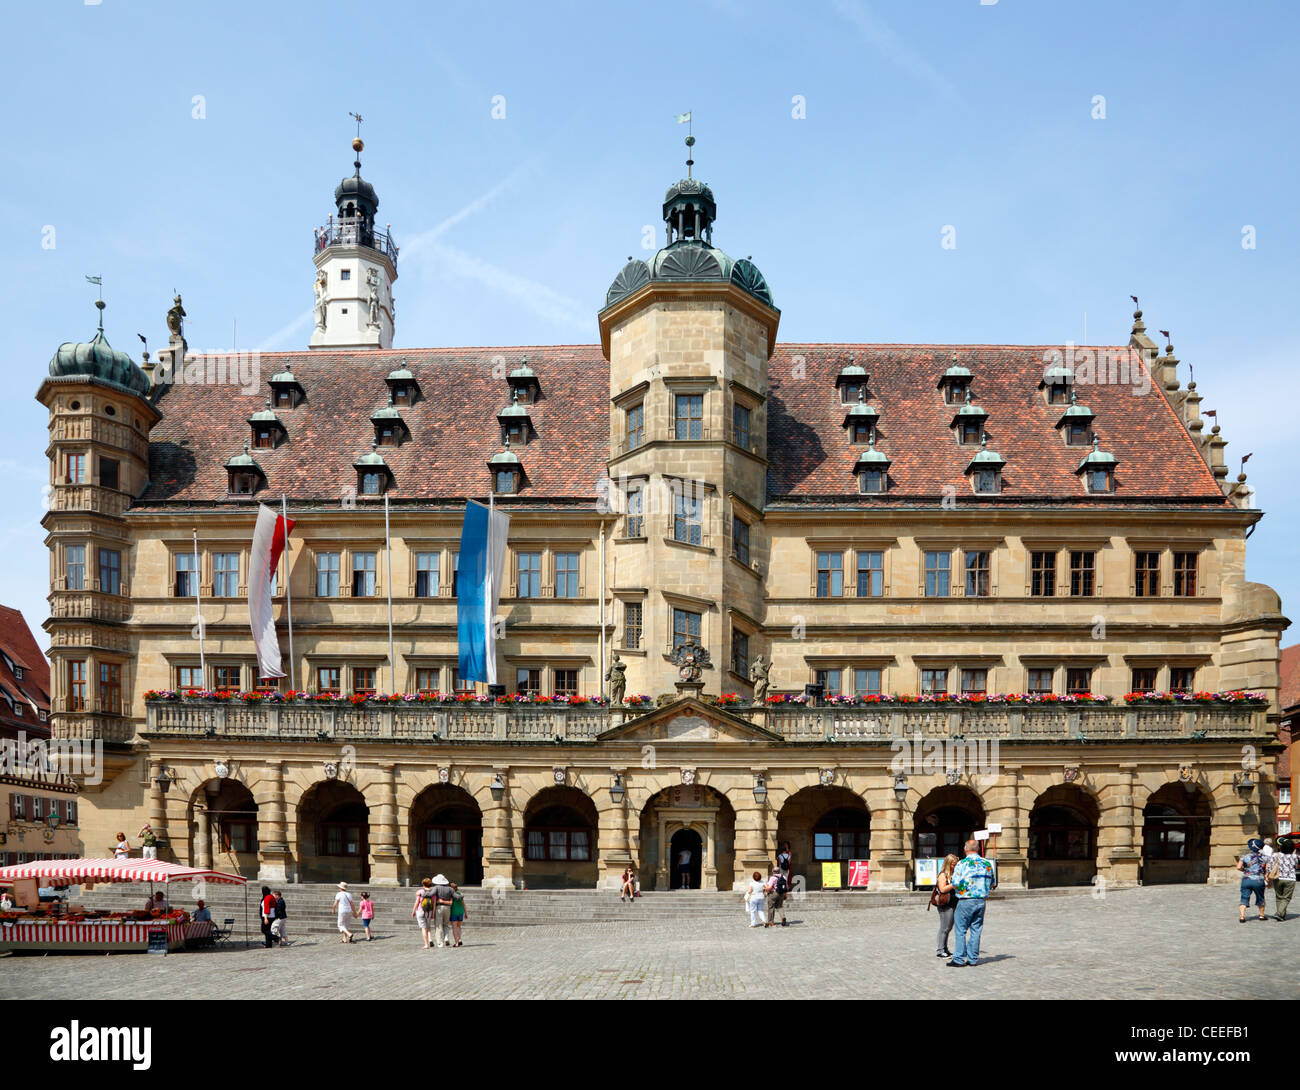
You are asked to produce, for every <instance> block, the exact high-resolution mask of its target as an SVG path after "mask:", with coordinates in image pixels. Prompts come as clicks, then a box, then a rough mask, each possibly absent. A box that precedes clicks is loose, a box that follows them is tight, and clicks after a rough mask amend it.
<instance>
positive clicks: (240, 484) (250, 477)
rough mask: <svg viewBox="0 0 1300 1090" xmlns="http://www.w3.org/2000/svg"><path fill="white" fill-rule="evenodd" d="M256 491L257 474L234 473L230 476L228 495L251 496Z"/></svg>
mask: <svg viewBox="0 0 1300 1090" xmlns="http://www.w3.org/2000/svg"><path fill="white" fill-rule="evenodd" d="M256 491H257V474H256V473H236V472H233V471H232V472H231V474H230V494H231V495H232V496H251V495H252V494H253V493H254V492H256Z"/></svg>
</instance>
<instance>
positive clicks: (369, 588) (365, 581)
mask: <svg viewBox="0 0 1300 1090" xmlns="http://www.w3.org/2000/svg"><path fill="white" fill-rule="evenodd" d="M374 596H375V554H374V553H353V554H352V597H353V598H373V597H374Z"/></svg>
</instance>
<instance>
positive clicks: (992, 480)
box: [975, 469, 1002, 495]
mask: <svg viewBox="0 0 1300 1090" xmlns="http://www.w3.org/2000/svg"><path fill="white" fill-rule="evenodd" d="M975 491H976V492H979V493H981V494H984V495H991V494H994V493H997V492H1001V491H1002V473H1001V472H1000V471H999V470H996V469H977V470H976V471H975Z"/></svg>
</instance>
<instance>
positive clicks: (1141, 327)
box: [1129, 295, 1147, 336]
mask: <svg viewBox="0 0 1300 1090" xmlns="http://www.w3.org/2000/svg"><path fill="white" fill-rule="evenodd" d="M1129 298H1130V299H1132V300H1133V328H1132V330H1131V331H1130V335H1131V336H1132V335H1136V334H1138V333H1145V332H1146V331H1147V327H1146V324H1145V323H1144V322H1143V321H1142V307H1141V306H1140V305H1139V304H1138V297H1137V296H1136V295H1130V296H1129Z"/></svg>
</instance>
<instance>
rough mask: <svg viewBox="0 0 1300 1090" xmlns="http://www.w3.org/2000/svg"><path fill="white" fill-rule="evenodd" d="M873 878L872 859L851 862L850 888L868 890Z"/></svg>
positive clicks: (852, 860)
mask: <svg viewBox="0 0 1300 1090" xmlns="http://www.w3.org/2000/svg"><path fill="white" fill-rule="evenodd" d="M870 878H871V860H870V859H850V860H849V888H850V889H866V888H867V883H868V881H870Z"/></svg>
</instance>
